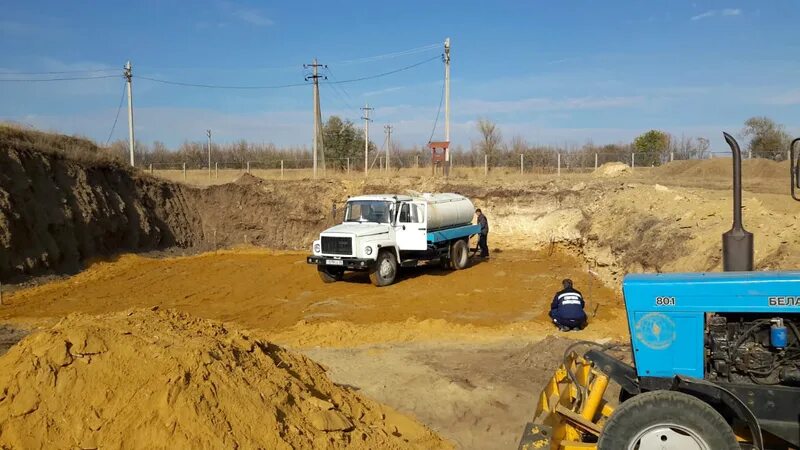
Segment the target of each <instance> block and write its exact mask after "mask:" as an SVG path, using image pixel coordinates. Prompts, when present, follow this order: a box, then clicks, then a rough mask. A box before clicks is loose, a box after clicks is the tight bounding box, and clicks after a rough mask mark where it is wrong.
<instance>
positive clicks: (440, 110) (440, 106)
mask: <svg viewBox="0 0 800 450" xmlns="http://www.w3.org/2000/svg"><path fill="white" fill-rule="evenodd" d="M444 88H445V86H444V82H442V96H441V97H440V98H439V108H438V109H437V110H436V120H434V121H433V129H432V130H431V136H430V137H429V138H428V142H431V141H433V134H434V133H436V126H437V125H438V124H439V114H441V112H442V103H444Z"/></svg>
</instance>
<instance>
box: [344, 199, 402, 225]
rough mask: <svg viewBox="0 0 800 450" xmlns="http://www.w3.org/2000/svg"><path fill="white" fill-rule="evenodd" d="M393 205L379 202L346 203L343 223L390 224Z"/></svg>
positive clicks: (358, 201)
mask: <svg viewBox="0 0 800 450" xmlns="http://www.w3.org/2000/svg"><path fill="white" fill-rule="evenodd" d="M393 215H394V203H391V202H384V201H381V200H355V201H352V202H347V208H346V209H345V213H344V221H345V222H377V223H391V222H392V216H393Z"/></svg>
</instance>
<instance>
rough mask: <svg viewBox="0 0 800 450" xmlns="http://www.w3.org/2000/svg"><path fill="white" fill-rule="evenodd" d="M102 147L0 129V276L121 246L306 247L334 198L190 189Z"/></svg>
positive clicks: (39, 270) (285, 188) (75, 266)
mask: <svg viewBox="0 0 800 450" xmlns="http://www.w3.org/2000/svg"><path fill="white" fill-rule="evenodd" d="M102 152H103V149H100V148H98V147H96V146H95V145H94V144H93V143H91V142H89V141H86V140H82V139H76V138H69V137H66V136H59V135H52V134H47V133H39V132H34V131H29V130H18V129H15V128H9V127H3V126H0V167H2V170H1V171H0V281H8V280H14V279H19V278H22V277H25V276H30V275H38V274H44V273H56V274H60V273H75V272H77V271H78V270H80V269H81V268H83V267H84V265H85V264H86V263H87V262H89V261H91V260H94V259H97V258H105V257H109V256H112V255H116V254H120V253H124V252H136V251H143V250H153V249H164V248H170V247H184V248H187V247H195V248H199V249H209V248H217V247H224V246H229V245H233V244H241V243H245V242H246V243H251V244H255V245H261V246H266V247H272V248H295V249H296V248H300V247H306V246H308V245H310V239H311V236H313V234H314V233H316V232H317V231H318V230H319V229H320V228H322V226H323V225H325V224H326V223H327V220H328V219H329V217H330V210H331V206H332V203H333V201H334V200H336V199H338V196H339V195H341V190H340V189H337V188H338V186H332V185H330V184H329V183H325V182H320V183H302V182H286V183H281V185H280V189H279V188H278V186H277V185H276V184H275V183H267V182H262V181H261V180H258V179H249V180H243V181H242V182H240V183H235V184H228V185H223V186H214V187H209V188H205V189H201V188H193V187H189V186H186V185H183V184H177V183H171V182H167V181H163V180H161V179H158V178H154V177H151V176H148V175H145V174H142V173H140V172H138V171H134V170H131V169H129V168H127V167H125V166H122V165H120V164H118V163H115V162H113V161H111V160H106V159H102V158H100V157H99V156H97V155H100V154H102Z"/></svg>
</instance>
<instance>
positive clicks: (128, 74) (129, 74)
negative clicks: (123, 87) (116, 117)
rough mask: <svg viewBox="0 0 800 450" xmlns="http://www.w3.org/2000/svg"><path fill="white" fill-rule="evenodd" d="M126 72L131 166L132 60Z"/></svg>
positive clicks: (126, 66) (132, 164) (127, 64)
mask: <svg viewBox="0 0 800 450" xmlns="http://www.w3.org/2000/svg"><path fill="white" fill-rule="evenodd" d="M124 74H125V80H127V84H128V147H129V148H130V150H131V167H133V166H134V161H133V87H132V85H133V81H132V80H133V68H132V67H131V62H130V61H128V62H127V63H126V64H125V72H124Z"/></svg>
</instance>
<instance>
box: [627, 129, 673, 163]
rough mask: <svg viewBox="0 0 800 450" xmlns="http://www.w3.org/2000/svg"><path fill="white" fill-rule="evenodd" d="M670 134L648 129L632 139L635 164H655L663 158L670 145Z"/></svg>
mask: <svg viewBox="0 0 800 450" xmlns="http://www.w3.org/2000/svg"><path fill="white" fill-rule="evenodd" d="M670 140H671V138H670V135H669V134H668V133H665V132H663V131H659V130H650V131H648V132H646V133H644V134H642V135H640V136H638V137H637V138H636V139H634V140H633V149H634V151H635V153H636V165H637V166H657V165H659V164H661V161H663V160H664V156H665V155H667V154H668V152H669V147H670Z"/></svg>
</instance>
